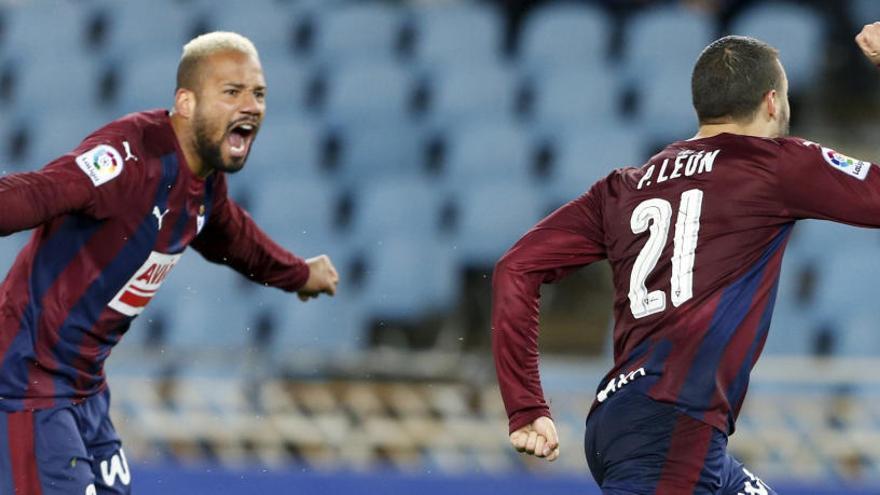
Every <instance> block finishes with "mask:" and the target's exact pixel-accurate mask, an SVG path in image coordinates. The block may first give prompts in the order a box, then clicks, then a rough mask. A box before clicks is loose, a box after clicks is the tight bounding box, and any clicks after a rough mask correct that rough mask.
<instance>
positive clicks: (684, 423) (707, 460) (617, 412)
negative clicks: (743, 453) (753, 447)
mask: <svg viewBox="0 0 880 495" xmlns="http://www.w3.org/2000/svg"><path fill="white" fill-rule="evenodd" d="M584 450H585V453H586V455H587V463H588V464H589V466H590V471H591V472H592V474H593V478H594V479H595V480H596V482H597V483H598V484H599V486H600V487H601V488H602V493H603V495H649V494H650V495H683V494H700V495H704V494H705V495H709V494H713V495H715V494H719V495H728V494H730V495H736V494H742V493H749V494H754V495H775V494H776V492H775V491H773V489H771V488H770V487H769V486H767V485H766V484H765V483H764V482H763V481H761V480H760V479H758V478H757V477H756V476H754V475H753V474H752V473H751V472H749V471H748V470H747V469H746V468H745V467H744V466H743V465H742V463H741V462H739V461H737V460H736V459H734V458H733V456H731V455H729V454H728V453H727V435H726V434H725V433H723V432H721V431H719V430H717V429H715V428H713V427H711V426H709V425H707V424H705V423H703V422H701V421H697V420H696V419H694V418H692V417H690V416H688V415H686V414H684V413H682V412H681V411H679V410H678V409H677V408H676V407H675V406H674V405H671V404H666V403H662V402H657V401H655V400H653V399H651V398H650V397H647V396H645V395H643V394H642V393H640V392H638V391H628V390H624V391H618V392H617V393H616V394H614V395H611V396H610V397H609V398H608V399H607V400H606V401H605V402H604V403H602V404H601V405H599V406H598V407H597V408H596V409H595V410H593V412H592V413H591V414H590V416H589V418H587V432H586V437H585V439H584Z"/></svg>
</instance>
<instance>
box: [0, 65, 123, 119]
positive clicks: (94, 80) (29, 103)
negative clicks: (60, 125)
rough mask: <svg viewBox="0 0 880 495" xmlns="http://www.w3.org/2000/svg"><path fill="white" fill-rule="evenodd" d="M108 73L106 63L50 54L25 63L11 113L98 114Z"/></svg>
mask: <svg viewBox="0 0 880 495" xmlns="http://www.w3.org/2000/svg"><path fill="white" fill-rule="evenodd" d="M104 71H105V67H104V65H103V64H102V63H99V62H96V61H93V60H91V59H86V58H84V57H82V56H78V57H68V56H59V57H54V56H52V55H51V54H50V55H46V56H42V57H34V58H31V59H26V60H22V62H21V63H20V64H18V70H17V71H16V72H17V77H16V82H15V89H14V91H13V105H12V109H11V110H12V111H13V112H16V113H20V114H22V115H32V116H34V115H36V116H39V115H44V114H48V116H51V115H73V116H79V115H88V114H91V113H95V112H96V111H98V107H99V106H98V96H99V82H100V79H101V76H103V73H104ZM62 74H63V75H64V76H63V77H59V76H60V75H62Z"/></svg>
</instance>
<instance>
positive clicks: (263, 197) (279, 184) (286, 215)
mask: <svg viewBox="0 0 880 495" xmlns="http://www.w3.org/2000/svg"><path fill="white" fill-rule="evenodd" d="M253 199H254V201H253V207H252V208H251V213H252V215H253V217H254V219H255V220H256V221H257V223H258V224H259V225H260V226H261V227H262V228H263V229H264V230H265V231H266V232H267V233H268V234H269V235H270V236H272V237H273V238H275V239H277V240H278V241H279V242H281V243H282V244H285V243H289V242H294V241H296V242H298V241H300V240H302V239H303V238H317V239H319V240H323V239H326V238H328V237H329V236H330V235H331V234H332V231H333V225H334V220H335V215H336V206H337V202H338V198H337V195H336V190H335V189H334V188H333V186H332V185H330V184H328V183H326V182H324V181H321V180H317V179H313V180H309V179H277V180H272V181H269V182H264V183H263V184H262V185H261V186H260V187H259V188H258V190H257V195H256V197H255V198H253Z"/></svg>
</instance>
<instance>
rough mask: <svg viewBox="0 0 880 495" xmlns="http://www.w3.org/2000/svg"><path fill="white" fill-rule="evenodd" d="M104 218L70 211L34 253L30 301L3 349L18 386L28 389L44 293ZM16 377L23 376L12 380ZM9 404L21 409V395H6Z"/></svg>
mask: <svg viewBox="0 0 880 495" xmlns="http://www.w3.org/2000/svg"><path fill="white" fill-rule="evenodd" d="M101 224H102V222H100V221H98V220H94V219H92V218H89V217H86V216H83V215H70V216H68V217H67V218H66V219H64V220H63V221H62V223H61V225H60V226H59V227H58V228H57V229H56V230H55V231H54V232H53V233H52V234H50V235H49V238H48V239H46V241H45V242H43V244H42V245H41V246H40V247H39V249H38V250H37V252H36V254H35V255H34V261H33V263H32V267H33V268H32V271H31V274H30V277H29V279H28V282H29V283H28V303H27V305H26V306H25V308H24V311H23V313H22V317H21V320H20V321H19V325H18V331H17V332H16V334H15V337H14V338H13V340H12V342H11V343H10V344H9V346H8V347H7V348H6V349H0V355H2V356H3V357H4V358H3V362H2V365H0V373H3V374H4V376H5V377H6V378H5V380H6V381H7V383H10V384H12V385H13V388H14V389H15V390H27V389H28V387H29V384H28V383H27V376H28V372H29V369H28V368H29V367H30V366H31V359H30V358H33V357H34V356H35V352H36V351H35V349H34V342H33V338H32V335H34V334H36V332H37V326H38V325H39V321H40V318H41V315H42V312H43V297H44V296H45V294H46V292H48V291H49V288H51V287H52V286H53V285H54V284H55V282H56V280H57V279H58V277H59V276H60V275H61V273H62V272H64V269H65V268H66V267H67V266H68V265H69V264H70V262H71V261H73V259H74V258H76V255H77V254H78V253H79V252H80V250H81V249H82V247H83V246H84V245H85V244H86V243H87V242H88V240H89V239H90V238H91V237H92V235H94V234H95V232H97V231H98V228H99V227H100V226H101ZM15 378H20V379H21V380H23V381H22V382H21V383H13V382H14V380H15ZM3 400H4V402H6V403H7V404H9V405H10V406H7V407H4V408H3V409H5V410H14V409H20V408H21V406H22V405H23V403H22V400H21V399H19V398H4V399H3Z"/></svg>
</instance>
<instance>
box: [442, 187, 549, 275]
mask: <svg viewBox="0 0 880 495" xmlns="http://www.w3.org/2000/svg"><path fill="white" fill-rule="evenodd" d="M456 202H457V205H458V206H457V208H458V215H457V222H456V231H455V246H456V248H455V252H456V256H457V259H458V260H459V262H461V263H464V264H465V265H469V266H478V267H488V266H492V265H493V264H494V263H495V262H496V261H498V258H500V257H501V255H502V254H504V252H505V251H506V250H507V249H508V248H509V247H510V246H512V245H513V243H514V242H515V241H516V240H517V239H519V238H520V237H521V236H522V235H523V234H525V233H526V231H528V229H529V228H531V227H532V225H534V224H535V223H536V222H537V221H538V220H540V219H541V217H542V216H543V215H544V214H545V213H546V211H545V205H544V204H543V201H542V199H541V196H540V194H539V192H538V189H537V187H535V186H534V185H532V184H531V183H529V182H525V181H511V180H510V179H509V178H508V177H498V178H497V179H495V180H494V181H492V182H486V183H479V182H475V183H474V184H473V186H472V187H469V188H466V189H463V190H462V191H461V193H460V194H459V195H457V197H456Z"/></svg>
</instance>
